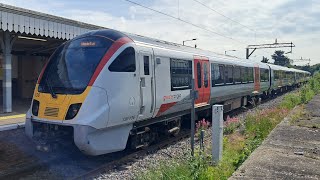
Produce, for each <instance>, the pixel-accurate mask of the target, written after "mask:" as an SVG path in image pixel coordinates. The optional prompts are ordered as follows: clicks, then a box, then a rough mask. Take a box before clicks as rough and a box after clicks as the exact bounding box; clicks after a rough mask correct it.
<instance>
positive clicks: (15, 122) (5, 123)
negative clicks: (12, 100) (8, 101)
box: [0, 114, 26, 131]
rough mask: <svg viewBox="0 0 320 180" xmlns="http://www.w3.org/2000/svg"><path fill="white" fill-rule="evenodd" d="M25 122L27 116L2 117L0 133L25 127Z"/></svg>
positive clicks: (0, 119)
mask: <svg viewBox="0 0 320 180" xmlns="http://www.w3.org/2000/svg"><path fill="white" fill-rule="evenodd" d="M25 120H26V115H25V114H16V115H9V116H1V117H0V131H5V130H11V129H17V128H20V127H24V123H25Z"/></svg>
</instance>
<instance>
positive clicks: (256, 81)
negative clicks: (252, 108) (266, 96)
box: [254, 66, 260, 92]
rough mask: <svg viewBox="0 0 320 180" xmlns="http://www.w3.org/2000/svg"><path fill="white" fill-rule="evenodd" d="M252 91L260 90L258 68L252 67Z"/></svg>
mask: <svg viewBox="0 0 320 180" xmlns="http://www.w3.org/2000/svg"><path fill="white" fill-rule="evenodd" d="M254 91H258V92H259V91H260V68H259V66H255V67H254Z"/></svg>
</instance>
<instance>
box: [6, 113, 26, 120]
mask: <svg viewBox="0 0 320 180" xmlns="http://www.w3.org/2000/svg"><path fill="white" fill-rule="evenodd" d="M23 117H26V114H17V115H11V116H2V117H0V120H7V119H15V118H23Z"/></svg>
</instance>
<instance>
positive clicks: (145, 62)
mask: <svg viewBox="0 0 320 180" xmlns="http://www.w3.org/2000/svg"><path fill="white" fill-rule="evenodd" d="M149 64H150V63H149V56H143V67H144V75H150V71H149Z"/></svg>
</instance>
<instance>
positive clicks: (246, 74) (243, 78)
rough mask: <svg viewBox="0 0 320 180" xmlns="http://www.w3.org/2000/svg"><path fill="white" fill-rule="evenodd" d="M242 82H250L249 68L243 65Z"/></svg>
mask: <svg viewBox="0 0 320 180" xmlns="http://www.w3.org/2000/svg"><path fill="white" fill-rule="evenodd" d="M241 82H242V83H247V82H248V68H247V67H241Z"/></svg>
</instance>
